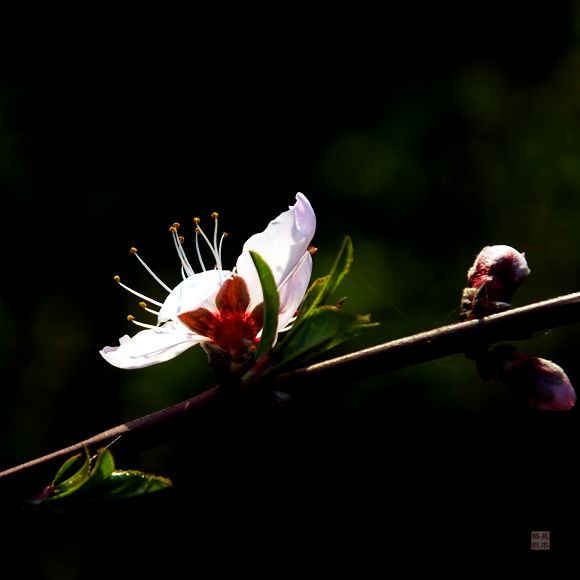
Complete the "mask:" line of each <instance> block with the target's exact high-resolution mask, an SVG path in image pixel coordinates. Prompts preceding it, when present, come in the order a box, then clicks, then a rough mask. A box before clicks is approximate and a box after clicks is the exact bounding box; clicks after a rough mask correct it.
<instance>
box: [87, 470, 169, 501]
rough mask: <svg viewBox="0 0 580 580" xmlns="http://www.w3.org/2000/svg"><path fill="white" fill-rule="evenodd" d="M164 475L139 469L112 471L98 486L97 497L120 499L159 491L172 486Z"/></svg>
mask: <svg viewBox="0 0 580 580" xmlns="http://www.w3.org/2000/svg"><path fill="white" fill-rule="evenodd" d="M172 486H173V483H172V482H171V480H170V479H167V478H166V477H161V476H159V475H151V474H149V473H143V472H141V471H133V470H129V471H113V473H111V475H110V476H109V477H108V479H107V480H106V481H105V482H104V484H103V486H101V488H100V493H99V496H100V497H98V498H97V499H121V498H123V499H124V498H129V497H136V496H139V495H144V494H146V493H152V492H155V491H161V490H163V489H167V488H169V487H172Z"/></svg>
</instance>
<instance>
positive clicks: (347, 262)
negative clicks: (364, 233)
mask: <svg viewBox="0 0 580 580" xmlns="http://www.w3.org/2000/svg"><path fill="white" fill-rule="evenodd" d="M353 255H354V253H353V247H352V239H351V238H350V236H344V238H343V240H342V244H341V246H340V249H339V251H338V254H337V256H336V259H335V260H334V264H333V266H332V269H331V270H330V273H329V274H328V275H326V276H323V277H322V278H318V279H316V280H315V281H314V282H313V283H312V284H311V286H310V288H309V289H308V292H307V293H306V296H305V297H304V300H303V301H302V304H301V305H300V312H299V319H300V318H302V317H305V316H309V315H310V314H311V313H312V312H313V311H314V310H315V309H316V308H317V307H318V306H320V305H323V304H326V301H327V300H328V297H329V296H330V295H331V294H332V293H333V292H334V291H335V290H336V289H337V288H338V286H339V284H340V283H341V282H342V280H343V278H344V277H345V276H346V275H347V274H348V272H349V271H350V267H351V265H352V261H353Z"/></svg>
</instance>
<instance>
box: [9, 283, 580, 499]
mask: <svg viewBox="0 0 580 580" xmlns="http://www.w3.org/2000/svg"><path fill="white" fill-rule="evenodd" d="M578 322H580V292H576V293H573V294H568V295H566V296H560V297H558V298H552V299H550V300H545V301H542V302H537V303H534V304H530V305H528V306H523V307H521V308H514V309H513V310H509V311H507V312H502V313H500V314H494V315H492V316H488V317H485V318H482V319H479V320H471V321H468V322H460V323H456V324H450V325H447V326H442V327H440V328H435V329H433V330H429V331H426V332H421V333H419V334H415V335H412V336H408V337H405V338H400V339H397V340H393V341H390V342H387V343H384V344H380V345H377V346H373V347H370V348H366V349H363V350H359V351H357V352H353V353H350V354H346V355H343V356H339V357H337V358H333V359H329V360H326V361H323V362H319V363H315V364H312V365H309V366H306V367H304V368H301V369H298V370H294V371H290V372H286V373H283V374H280V375H278V376H277V377H275V378H274V379H272V380H270V381H269V383H268V386H271V387H274V388H277V389H283V390H293V389H296V388H303V387H304V385H306V384H311V383H313V382H315V381H316V382H320V381H321V380H324V381H325V382H328V381H332V380H336V379H340V380H341V381H344V380H349V379H360V378H365V377H369V376H373V375H377V374H381V373H386V372H389V371H393V370H396V369H400V368H403V367H406V366H412V365H415V364H420V363H423V362H427V361H431V360H436V359H439V358H442V357H446V356H450V355H453V354H460V353H465V352H469V351H470V350H472V349H474V348H476V347H480V346H485V345H488V344H493V343H496V342H500V341H504V340H520V339H524V338H528V337H530V336H531V335H533V334H534V333H538V332H541V331H545V330H548V329H552V328H556V327H560V326H565V325H568V324H574V323H578ZM228 400H229V401H231V398H229V397H227V396H224V390H223V389H221V388H220V386H219V385H218V386H214V387H213V388H210V389H208V390H207V391H205V392H203V393H201V394H199V395H197V396H195V397H192V398H190V399H187V400H186V401H182V402H181V403H177V404H175V405H172V406H170V407H167V408H165V409H162V410H160V411H157V412H154V413H151V414H149V415H146V416H144V417H140V418H138V419H135V420H133V421H129V422H128V423H124V424H123V425H118V426H116V427H113V428H111V429H107V430H106V431H103V432H102V433H99V434H98V435H94V436H93V437H90V438H88V439H85V440H84V441H80V442H78V443H75V444H74V445H71V446H69V447H66V448H63V449H60V450H58V451H55V452H53V453H50V454H48V455H45V456H43V457H39V458H37V459H34V460H32V461H28V462H26V463H23V464H21V465H18V466H15V467H12V468H10V469H7V470H5V471H3V472H0V483H4V484H5V483H9V485H10V487H11V488H12V489H14V490H16V489H18V494H19V495H21V497H28V495H29V494H30V493H34V492H35V491H38V483H37V481H38V475H39V474H40V473H42V474H45V473H49V471H47V470H50V469H54V467H55V466H56V465H58V464H59V462H62V461H63V460H64V459H65V458H66V457H69V456H71V455H73V454H74V453H77V452H78V451H80V450H81V449H82V448H83V447H85V446H86V447H88V448H90V449H97V448H99V447H104V446H106V445H108V444H110V443H111V442H112V441H114V440H115V439H117V438H119V437H120V436H121V441H120V443H121V444H122V447H123V449H131V450H144V449H147V448H148V447H152V446H154V445H156V444H159V443H160V442H162V441H163V440H166V439H167V438H168V436H171V434H172V433H175V432H176V431H177V430H178V429H179V427H180V426H183V425H184V424H185V423H186V422H191V420H192V419H199V418H202V417H204V418H205V417H207V416H209V415H211V414H212V413H213V412H215V411H216V410H218V409H220V408H222V407H223V404H224V403H225V402H227V401H228ZM24 476H27V477H29V478H30V479H31V481H33V480H36V482H35V483H34V485H36V487H31V486H30V485H24V484H23V479H24ZM32 476H34V477H32ZM17 486H18V487H17Z"/></svg>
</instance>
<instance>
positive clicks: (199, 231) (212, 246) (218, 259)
mask: <svg viewBox="0 0 580 580" xmlns="http://www.w3.org/2000/svg"><path fill="white" fill-rule="evenodd" d="M211 216H212V218H213V219H215V220H216V221H215V228H214V243H213V244H212V243H211V242H210V240H209V238H208V237H207V236H206V235H205V232H204V231H203V230H202V228H201V226H200V225H199V224H200V222H201V220H200V219H199V218H198V217H196V218H193V221H194V223H195V226H196V227H195V233H196V234H201V235H202V236H203V239H204V240H205V241H206V242H207V245H208V246H209V249H210V250H211V253H212V254H213V257H214V258H215V265H216V268H217V269H218V270H223V268H222V258H221V255H220V252H219V250H218V247H217V216H218V214H217V212H215V211H214V212H213V213H212V214H211ZM198 255H199V252H198ZM200 262H201V258H200ZM204 271H205V268H204Z"/></svg>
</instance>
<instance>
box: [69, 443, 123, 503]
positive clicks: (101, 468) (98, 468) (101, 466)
mask: <svg viewBox="0 0 580 580" xmlns="http://www.w3.org/2000/svg"><path fill="white" fill-rule="evenodd" d="M114 469H115V460H114V459H113V454H112V453H111V452H110V451H109V450H108V449H107V448H102V449H99V450H98V451H97V455H96V456H95V457H93V458H92V459H91V473H90V474H89V477H88V478H87V480H86V481H85V483H84V485H83V486H82V488H80V489H78V490H77V493H83V494H85V493H87V494H90V493H92V492H93V491H94V490H95V489H98V488H99V487H100V486H101V485H102V483H103V482H104V481H105V480H106V479H107V478H108V477H109V476H110V475H111V474H112V473H113V471H114Z"/></svg>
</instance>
